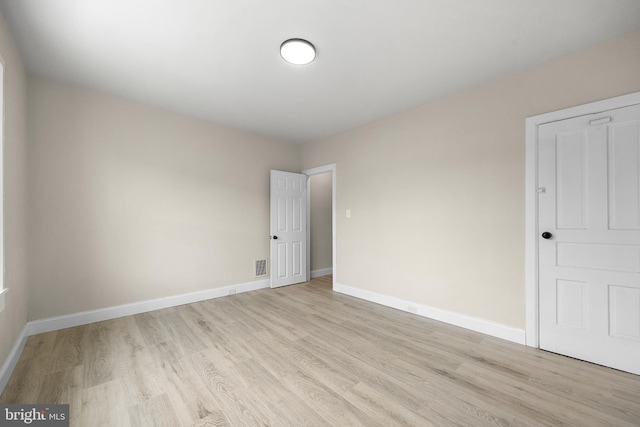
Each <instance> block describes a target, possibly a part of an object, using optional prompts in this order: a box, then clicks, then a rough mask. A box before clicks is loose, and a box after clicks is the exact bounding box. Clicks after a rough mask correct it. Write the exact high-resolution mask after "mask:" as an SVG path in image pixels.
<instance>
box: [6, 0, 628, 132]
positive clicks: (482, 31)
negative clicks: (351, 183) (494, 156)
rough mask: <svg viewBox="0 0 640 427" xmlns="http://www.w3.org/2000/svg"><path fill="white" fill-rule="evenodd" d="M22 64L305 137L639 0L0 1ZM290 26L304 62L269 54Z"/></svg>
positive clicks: (589, 35)
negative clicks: (307, 44)
mask: <svg viewBox="0 0 640 427" xmlns="http://www.w3.org/2000/svg"><path fill="white" fill-rule="evenodd" d="M0 8H1V9H2V11H3V12H4V14H5V17H6V19H7V20H8V22H9V25H10V26H11V29H12V32H13V35H14V37H15V38H16V41H17V43H18V46H19V48H20V50H21V52H22V55H23V58H24V60H25V63H26V65H27V68H28V71H29V72H30V73H32V74H35V75H39V76H43V77H47V78H51V79H54V80H58V81H62V82H66V83H70V84H74V85H78V86H82V87H86V88H90V89H95V90H98V91H102V92H106V93H109V94H113V95H116V96H120V97H124V98H127V99H130V100H133V101H137V102H140V103H144V104H148V105H153V106H157V107H160V108H164V109H167V110H171V111H175V112H179V113H183V114H186V115H189V116H193V117H197V118H201V119H205V120H208V121H211V122H215V123H221V124H225V125H228V126H231V127H234V128H238V129H242V130H245V131H249V132H253V133H257V134H261V135H266V136H270V137H273V138H277V139H280V140H285V141H291V142H299V143H303V142H309V141H313V140H317V139H320V138H323V137H326V136H329V135H332V134H335V133H338V132H340V131H343V130H346V129H350V128H353V127H356V126H359V125H361V124H364V123H367V122H370V121H373V120H376V119H379V118H381V117H384V116H387V115H390V114H393V113H396V112H399V111H402V110H406V109H408V108H411V107H414V106H417V105H420V104H423V103H426V102H429V101H431V100H434V99H437V98H440V97H443V96H445V95H448V94H452V93H455V92H458V91H461V90H464V89H466V88H469V87H472V86H475V85H478V84H481V83H484V82H487V81H491V80H495V79H498V78H500V77H503V76H506V75H509V74H512V73H515V72H517V71H520V70H523V69H527V68H530V67H533V66H535V65H537V64H540V63H542V62H545V61H548V60H550V59H553V58H556V57H559V56H562V55H565V54H567V53H571V52H574V51H577V50H580V49H584V48H586V47H588V46H591V45H593V44H596V43H598V42H601V41H604V40H607V39H610V38H614V37H617V36H620V35H623V34H625V33H628V32H630V31H633V30H638V29H640V0H393V1H392V0H315V1H310V0H270V1H265V0H0ZM293 37H299V38H305V39H307V40H309V41H311V42H312V43H314V44H315V45H316V47H317V51H318V56H317V58H316V60H315V61H314V62H313V63H311V64H310V65H306V66H293V65H290V64H288V63H286V62H284V61H283V60H282V59H281V58H280V56H279V47H280V44H281V43H282V42H283V41H284V40H286V39H288V38H293Z"/></svg>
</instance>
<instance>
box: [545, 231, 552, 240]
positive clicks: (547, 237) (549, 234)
mask: <svg viewBox="0 0 640 427" xmlns="http://www.w3.org/2000/svg"><path fill="white" fill-rule="evenodd" d="M552 236H553V234H551V233H549V232H548V231H545V232H544V233H542V238H543V239H550V238H551V237H552Z"/></svg>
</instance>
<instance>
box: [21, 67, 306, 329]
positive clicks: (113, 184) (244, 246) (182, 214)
mask: <svg viewBox="0 0 640 427" xmlns="http://www.w3.org/2000/svg"><path fill="white" fill-rule="evenodd" d="M28 124H29V130H30V134H29V138H30V143H31V145H30V147H31V148H30V151H29V168H30V186H29V190H30V199H29V201H30V210H31V216H30V218H29V226H30V230H31V238H30V251H29V259H30V269H31V275H30V284H31V291H32V295H31V303H30V308H31V311H30V314H31V318H32V319H40V318H47V317H51V316H57V315H63V314H70V313H77V312H80V311H84V310H93V309H99V308H103V307H110V306H114V305H119V304H126V303H132V302H136V301H142V300H148V299H153V298H159V297H165V296H172V295H178V294H182V293H187V292H194V291H199V290H205V289H210V288H216V287H221V286H225V285H233V284H240V283H246V282H251V281H254V280H256V278H255V277H254V274H255V269H254V262H255V260H256V259H268V256H269V170H270V169H271V168H275V169H280V170H286V171H299V170H300V167H299V149H298V147H297V146H292V145H289V144H284V143H281V142H277V141H273V140H268V139H265V138H262V137H258V136H255V135H251V134H247V133H242V132H239V131H235V130H231V129H229V128H225V127H221V126H217V125H214V124H210V123H207V122H203V121H198V120H195V119H191V118H187V117H184V116H180V115H177V114H174V113H170V112H166V111H161V110H157V109H154V108H150V107H146V106H142V105H139V104H135V103H131V102H128V101H124V100H121V99H117V98H113V97H110V96H106V95H103V94H100V93H96V92H91V91H87V90H82V89H78V88H74V87H69V86H65V85H62V84H58V83H54V82H51V81H47V80H42V79H30V80H29V119H28Z"/></svg>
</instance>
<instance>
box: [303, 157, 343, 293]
mask: <svg viewBox="0 0 640 427" xmlns="http://www.w3.org/2000/svg"><path fill="white" fill-rule="evenodd" d="M328 172H331V264H332V266H331V267H332V268H333V276H332V277H333V280H332V284H331V287H332V288H333V289H334V290H335V288H336V277H337V270H338V269H337V266H336V259H337V257H336V164H335V163H330V164H328V165H324V166H318V167H316V168H311V169H305V170H303V171H302V172H300V173H303V174H305V175H307V280H311V191H313V190H311V186H310V185H309V179H310V177H311V176H313V175H320V174H323V173H328Z"/></svg>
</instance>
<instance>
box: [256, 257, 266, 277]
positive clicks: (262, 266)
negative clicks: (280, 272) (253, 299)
mask: <svg viewBox="0 0 640 427" xmlns="http://www.w3.org/2000/svg"><path fill="white" fill-rule="evenodd" d="M266 275H267V260H266V259H259V260H257V261H256V277H260V276H266Z"/></svg>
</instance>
